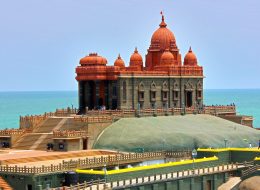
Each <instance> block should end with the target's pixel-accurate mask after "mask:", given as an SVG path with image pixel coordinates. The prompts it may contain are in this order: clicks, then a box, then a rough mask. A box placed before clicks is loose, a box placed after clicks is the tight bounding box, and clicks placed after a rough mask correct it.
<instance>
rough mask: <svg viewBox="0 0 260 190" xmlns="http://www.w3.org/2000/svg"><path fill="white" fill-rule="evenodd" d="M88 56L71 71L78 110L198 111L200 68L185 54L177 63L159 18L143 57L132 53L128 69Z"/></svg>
mask: <svg viewBox="0 0 260 190" xmlns="http://www.w3.org/2000/svg"><path fill="white" fill-rule="evenodd" d="M106 64H107V60H106V58H104V57H102V56H100V55H98V54H97V53H90V54H89V55H87V56H86V57H83V58H82V59H81V60H80V66H78V67H77V68H76V74H77V76H76V80H77V81H78V84H79V109H80V113H85V111H86V109H99V108H101V107H105V108H107V109H136V108H141V109H142V108H154V107H159V108H162V107H184V106H185V107H195V106H198V107H201V106H202V104H203V77H204V76H203V68H202V67H201V66H199V65H198V60H197V57H196V55H195V54H194V53H193V51H192V49H191V48H190V49H189V51H188V53H187V54H186V56H185V58H184V62H182V58H181V54H180V52H179V49H178V46H177V43H176V39H175V36H174V34H173V32H172V31H171V30H170V29H169V28H167V24H166V22H165V19H164V15H162V21H161V23H160V24H159V28H158V29H157V30H156V31H155V32H154V33H153V35H152V38H151V44H150V47H149V48H148V52H147V54H146V56H145V60H144V59H143V57H142V55H140V54H139V52H138V49H137V48H135V50H134V52H133V54H132V55H131V57H130V61H129V66H126V64H125V62H124V60H123V59H122V58H121V56H120V55H119V56H118V58H117V59H116V60H115V62H114V65H113V66H107V65H106Z"/></svg>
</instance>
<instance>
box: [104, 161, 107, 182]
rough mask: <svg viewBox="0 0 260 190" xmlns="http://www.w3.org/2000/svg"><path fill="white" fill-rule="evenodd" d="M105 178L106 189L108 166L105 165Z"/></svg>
mask: <svg viewBox="0 0 260 190" xmlns="http://www.w3.org/2000/svg"><path fill="white" fill-rule="evenodd" d="M104 175H105V176H104V178H105V187H106V185H107V164H105V165H104Z"/></svg>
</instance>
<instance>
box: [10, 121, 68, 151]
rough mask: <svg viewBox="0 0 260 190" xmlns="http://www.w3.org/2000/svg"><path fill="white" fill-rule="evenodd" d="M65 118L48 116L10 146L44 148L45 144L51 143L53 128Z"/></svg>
mask: <svg viewBox="0 0 260 190" xmlns="http://www.w3.org/2000/svg"><path fill="white" fill-rule="evenodd" d="M67 120H68V119H67V118H48V119H46V121H44V122H43V123H42V124H41V125H39V126H38V127H37V128H35V129H34V130H33V132H32V133H26V134H24V135H23V136H22V137H21V138H20V139H19V140H18V141H16V143H15V144H14V145H13V146H12V148H14V149H23V150H46V149H47V144H48V143H52V138H53V134H52V131H53V130H59V129H60V128H62V126H63V125H64V124H65V123H66V122H67Z"/></svg>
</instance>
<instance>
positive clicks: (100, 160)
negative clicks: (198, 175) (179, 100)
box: [0, 151, 191, 174]
mask: <svg viewBox="0 0 260 190" xmlns="http://www.w3.org/2000/svg"><path fill="white" fill-rule="evenodd" d="M166 157H171V158H191V152H190V151H184V152H164V151H159V152H146V153H128V154H123V153H121V154H116V155H108V156H100V157H93V158H86V159H75V160H73V159H71V160H70V161H65V160H63V161H62V163H59V164H57V165H54V164H51V165H49V166H45V165H42V166H40V167H35V166H34V167H28V166H24V167H19V166H17V165H15V166H9V165H0V172H5V173H25V174H38V173H52V172H53V173H55V172H62V171H68V170H75V169H80V168H95V167H103V166H104V165H105V164H106V165H107V166H110V165H117V164H126V163H137V162H142V161H148V160H157V159H164V158H166Z"/></svg>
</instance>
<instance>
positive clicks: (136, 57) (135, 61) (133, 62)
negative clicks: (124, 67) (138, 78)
mask: <svg viewBox="0 0 260 190" xmlns="http://www.w3.org/2000/svg"><path fill="white" fill-rule="evenodd" d="M130 66H143V58H142V56H141V55H140V54H139V53H138V50H137V48H135V51H134V53H133V54H132V55H131V57H130Z"/></svg>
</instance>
